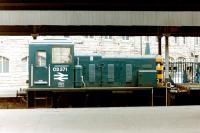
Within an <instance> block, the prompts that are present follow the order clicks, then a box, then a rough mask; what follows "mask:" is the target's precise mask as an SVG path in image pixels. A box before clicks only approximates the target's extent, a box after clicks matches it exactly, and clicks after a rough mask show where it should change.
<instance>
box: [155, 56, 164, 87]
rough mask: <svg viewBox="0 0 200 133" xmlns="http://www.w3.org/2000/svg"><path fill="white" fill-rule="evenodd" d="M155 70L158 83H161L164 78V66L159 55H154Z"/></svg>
mask: <svg viewBox="0 0 200 133" xmlns="http://www.w3.org/2000/svg"><path fill="white" fill-rule="evenodd" d="M156 70H157V81H158V84H162V83H163V78H164V76H163V70H164V66H163V58H162V57H161V56H157V57H156Z"/></svg>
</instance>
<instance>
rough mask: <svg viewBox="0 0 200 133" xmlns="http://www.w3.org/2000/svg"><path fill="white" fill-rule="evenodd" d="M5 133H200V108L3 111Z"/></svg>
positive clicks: (0, 129)
mask: <svg viewBox="0 0 200 133" xmlns="http://www.w3.org/2000/svg"><path fill="white" fill-rule="evenodd" d="M0 132H1V133H199V132H200V106H168V107H118V108H65V109H61V108H60V109H2V110H0Z"/></svg>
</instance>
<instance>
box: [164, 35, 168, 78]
mask: <svg viewBox="0 0 200 133" xmlns="http://www.w3.org/2000/svg"><path fill="white" fill-rule="evenodd" d="M168 80H169V35H165V81H168Z"/></svg>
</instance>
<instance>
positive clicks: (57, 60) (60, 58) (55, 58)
mask: <svg viewBox="0 0 200 133" xmlns="http://www.w3.org/2000/svg"><path fill="white" fill-rule="evenodd" d="M71 62H72V56H71V53H70V48H52V63H53V64H69V63H71Z"/></svg>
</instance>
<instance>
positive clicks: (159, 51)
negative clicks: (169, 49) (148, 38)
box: [158, 36, 162, 55]
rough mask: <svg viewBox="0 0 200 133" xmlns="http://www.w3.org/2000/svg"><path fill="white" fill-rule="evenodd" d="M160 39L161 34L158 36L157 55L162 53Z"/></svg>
mask: <svg viewBox="0 0 200 133" xmlns="http://www.w3.org/2000/svg"><path fill="white" fill-rule="evenodd" d="M161 39H162V36H158V55H162V49H161V45H162V44H161Z"/></svg>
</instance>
